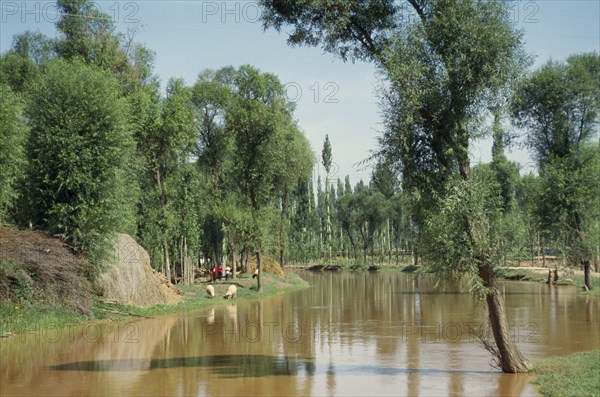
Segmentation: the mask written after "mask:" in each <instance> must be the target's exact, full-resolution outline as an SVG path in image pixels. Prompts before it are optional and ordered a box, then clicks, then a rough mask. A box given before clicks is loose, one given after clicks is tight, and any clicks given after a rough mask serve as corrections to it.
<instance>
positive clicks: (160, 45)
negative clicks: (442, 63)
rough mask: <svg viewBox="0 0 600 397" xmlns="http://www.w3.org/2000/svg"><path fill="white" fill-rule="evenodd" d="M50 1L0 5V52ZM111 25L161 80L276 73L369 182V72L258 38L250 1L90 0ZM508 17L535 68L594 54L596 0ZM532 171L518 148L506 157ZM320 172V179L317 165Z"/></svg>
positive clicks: (524, 6) (374, 124)
mask: <svg viewBox="0 0 600 397" xmlns="http://www.w3.org/2000/svg"><path fill="white" fill-rule="evenodd" d="M54 4H55V3H54V2H53V1H5V0H1V1H0V12H1V15H0V24H1V25H0V51H2V52H4V51H6V50H8V49H9V48H10V45H11V43H12V37H13V35H14V34H17V33H21V32H23V31H26V30H34V31H36V30H39V31H41V32H42V33H45V34H47V35H50V36H53V35H55V34H56V32H55V29H54V23H55V21H56V19H57V17H58V16H57V14H56V11H57V10H56V8H55V6H54ZM94 4H95V5H96V6H97V7H98V8H99V9H100V10H102V11H104V12H106V13H107V14H109V15H111V16H112V17H113V19H115V21H116V22H117V29H118V30H119V31H120V32H125V31H126V30H127V28H128V27H135V26H138V27H139V28H138V32H137V34H136V41H139V42H141V43H144V44H145V45H147V46H148V47H149V48H150V49H152V50H153V51H154V52H155V53H156V61H155V72H156V74H157V75H158V76H160V78H161V80H162V81H163V83H164V82H166V81H167V80H168V79H169V78H170V77H182V78H184V79H185V81H186V82H187V83H188V84H193V83H194V81H195V80H196V77H197V75H198V74H199V73H200V71H202V70H204V69H206V68H220V67H222V66H226V65H234V66H239V65H242V64H251V65H254V66H257V67H258V68H260V69H261V70H263V71H268V72H272V73H275V74H277V75H278V76H279V78H280V80H281V81H282V82H283V83H285V84H287V88H288V97H289V98H290V99H292V100H294V101H295V102H296V106H297V108H296V113H295V116H296V118H297V119H298V122H299V125H300V127H301V128H302V130H303V131H304V133H305V134H306V135H307V137H308V138H309V140H310V141H311V144H312V146H313V150H314V151H315V152H316V153H317V154H319V155H320V152H321V149H322V145H323V140H324V138H325V134H329V138H330V140H331V143H332V148H333V161H334V163H335V164H334V168H335V169H334V172H335V173H336V176H340V177H341V178H342V179H343V177H344V176H345V175H350V178H351V180H352V183H353V184H354V183H356V182H357V181H358V180H359V179H361V178H362V179H365V180H368V179H369V175H370V170H368V169H367V170H365V169H362V170H361V169H360V168H359V167H356V166H354V164H355V163H357V162H359V161H361V160H363V159H365V158H366V157H368V155H369V151H370V150H373V149H375V145H376V137H377V135H378V132H379V131H380V130H381V128H382V126H381V124H380V119H381V118H380V114H379V108H378V106H377V101H378V99H377V93H376V89H377V81H376V76H375V68H374V67H373V66H372V65H370V64H366V63H355V64H352V63H343V62H341V61H340V60H339V59H336V58H335V57H333V56H332V55H330V54H326V53H323V51H322V50H321V49H319V48H307V47H290V46H288V45H287V43H286V37H285V35H283V34H278V33H277V32H275V31H267V32H263V30H262V26H261V24H260V21H259V20H258V15H259V14H258V13H259V9H258V6H257V4H256V2H255V1H252V0H251V1H199V0H190V1H139V0H137V1H114V0H113V1H96V2H95V3H94ZM508 4H509V6H510V7H511V12H512V15H513V21H514V23H516V24H517V26H518V27H519V28H520V29H523V30H524V34H525V49H526V51H527V52H528V53H529V54H532V55H534V56H535V64H534V66H539V65H541V64H543V63H544V62H546V61H547V60H548V59H550V58H552V59H555V60H563V59H565V58H566V57H567V56H569V55H570V54H573V53H578V52H584V51H600V1H598V0H588V1H573V0H537V1H512V2H509V3H508ZM490 148H491V141H490V140H489V139H484V140H482V141H480V142H475V143H474V144H473V145H472V149H471V157H472V160H473V161H474V162H487V161H489V159H490ZM508 155H509V157H510V158H511V159H514V160H517V161H519V162H521V163H522V164H523V169H524V171H527V170H529V169H531V160H530V159H529V158H528V156H527V154H526V153H525V152H524V151H523V150H518V149H514V150H513V151H512V152H511V153H508ZM320 172H321V174H322V173H323V171H322V169H321V171H320Z"/></svg>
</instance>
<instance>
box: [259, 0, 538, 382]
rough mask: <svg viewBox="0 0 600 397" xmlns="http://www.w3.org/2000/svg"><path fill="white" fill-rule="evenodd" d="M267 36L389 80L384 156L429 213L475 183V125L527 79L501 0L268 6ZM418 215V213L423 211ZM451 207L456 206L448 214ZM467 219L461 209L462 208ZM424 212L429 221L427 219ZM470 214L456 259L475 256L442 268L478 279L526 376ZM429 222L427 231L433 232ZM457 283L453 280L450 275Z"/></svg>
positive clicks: (507, 357)
mask: <svg viewBox="0 0 600 397" xmlns="http://www.w3.org/2000/svg"><path fill="white" fill-rule="evenodd" d="M261 4H262V6H263V8H264V12H263V14H262V17H263V21H264V26H265V28H268V27H274V28H276V29H278V30H281V29H282V28H283V27H286V26H288V25H290V26H291V28H292V29H291V33H290V34H289V36H288V41H289V42H290V43H291V44H306V45H313V46H316V45H321V46H322V48H323V49H324V50H325V51H328V52H331V53H334V54H336V55H338V56H340V57H341V58H342V59H344V60H365V61H370V62H374V63H375V64H376V65H377V67H378V68H379V69H380V70H381V72H382V73H383V75H384V76H385V77H386V78H387V80H388V83H389V84H388V86H389V89H388V90H387V95H386V97H384V98H383V101H384V103H387V105H386V114H385V115H384V118H385V120H384V121H385V124H386V127H387V128H386V131H385V133H384V135H383V136H382V137H381V140H380V144H381V155H382V156H384V157H385V158H387V159H393V160H394V161H395V163H396V164H397V166H398V167H397V168H398V169H399V170H400V171H401V172H402V178H403V183H404V189H405V190H408V191H415V192H417V197H420V200H421V201H420V205H419V206H418V207H424V208H426V209H427V210H428V211H430V210H432V209H435V208H436V207H444V205H443V203H440V202H439V201H440V200H437V199H436V197H444V195H445V192H446V191H448V190H451V189H453V188H454V186H457V185H458V186H467V187H468V184H467V183H466V182H468V181H469V178H470V163H469V156H468V151H469V140H470V139H472V138H475V137H476V136H477V131H476V129H475V128H474V127H473V125H474V122H475V121H477V120H478V117H479V116H481V115H482V113H483V111H484V110H485V109H487V107H488V106H489V105H491V104H492V103H494V99H495V97H496V95H497V94H498V93H499V92H501V91H502V89H503V88H505V87H506V82H507V81H509V80H511V79H512V77H513V74H514V73H515V72H517V71H518V70H520V67H521V66H522V64H523V59H524V56H523V55H522V51H521V45H522V43H521V36H520V34H519V33H518V32H516V31H515V30H514V29H513V27H512V25H511V23H510V15H509V12H508V9H507V8H506V5H505V4H504V3H503V2H500V1H496V0H479V1H477V0H438V1H433V0H407V1H406V2H397V1H393V0H364V1H361V0H351V1H345V0H316V1H312V2H306V1H287V0H262V1H261ZM418 207H417V208H418ZM446 207H447V206H446ZM455 209H456V210H459V209H460V208H455ZM426 213H427V211H424V212H423V213H422V215H424V216H425V215H426ZM471 215H472V214H470V213H469V212H462V215H461V218H462V219H463V221H462V222H459V223H456V227H460V228H461V232H462V234H463V236H465V238H464V239H460V240H459V241H457V243H458V244H460V245H461V246H460V247H456V248H460V250H458V251H457V253H460V252H465V253H475V252H476V253H477V254H476V255H469V256H468V258H467V260H468V261H469V263H471V266H468V267H466V268H463V267H460V266H458V264H457V262H456V260H457V259H458V258H448V259H449V260H450V261H449V262H442V263H440V268H441V270H452V269H461V270H462V271H464V272H469V273H473V275H474V277H475V278H474V279H475V280H476V281H477V284H478V285H480V286H481V288H480V289H479V290H481V291H483V292H484V293H485V299H486V302H487V304H488V309H489V310H488V312H489V319H490V322H491V325H492V330H493V334H494V339H495V342H496V345H497V348H498V353H499V355H500V359H499V360H500V364H501V367H502V370H503V371H505V372H525V371H527V367H528V366H527V363H526V361H525V360H524V359H523V358H522V356H521V354H520V353H519V351H518V349H517V347H516V345H515V344H514V343H513V342H512V341H511V340H510V336H509V332H508V331H509V330H508V323H507V320H506V317H505V313H504V301H503V298H502V296H501V295H500V293H499V291H498V288H497V286H496V280H495V278H494V272H493V268H494V266H495V261H493V260H492V258H491V257H490V256H489V255H488V254H487V252H486V250H481V251H477V250H473V249H471V248H472V247H473V246H474V245H477V244H479V241H477V238H478V237H477V230H476V228H477V225H476V224H475V223H474V222H475V219H472V217H471ZM424 220H425V218H424V217H421V218H420V219H419V223H420V224H421V226H427V225H426V222H424ZM445 273H446V274H452V273H453V272H452V271H449V272H448V271H445Z"/></svg>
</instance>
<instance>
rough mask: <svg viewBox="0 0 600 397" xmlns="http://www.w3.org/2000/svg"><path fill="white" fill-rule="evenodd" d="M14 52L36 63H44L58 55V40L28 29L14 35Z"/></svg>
mask: <svg viewBox="0 0 600 397" xmlns="http://www.w3.org/2000/svg"><path fill="white" fill-rule="evenodd" d="M12 52H13V53H14V54H16V55H18V56H20V57H22V58H28V59H30V60H31V61H32V62H33V63H35V64H36V65H44V64H46V63H48V62H49V61H50V60H51V59H53V58H54V57H56V40H55V39H52V38H50V37H48V36H46V35H44V34H42V33H40V32H32V31H30V30H28V31H26V32H25V33H21V34H18V35H16V36H15V37H13V45H12Z"/></svg>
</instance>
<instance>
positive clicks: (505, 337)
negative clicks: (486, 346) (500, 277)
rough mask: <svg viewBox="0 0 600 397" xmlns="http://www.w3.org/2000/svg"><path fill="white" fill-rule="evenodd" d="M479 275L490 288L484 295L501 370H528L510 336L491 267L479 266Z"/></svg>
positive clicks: (521, 371) (515, 371)
mask: <svg viewBox="0 0 600 397" xmlns="http://www.w3.org/2000/svg"><path fill="white" fill-rule="evenodd" d="M479 276H480V277H481V279H482V280H483V284H484V285H485V286H486V287H488V288H491V292H490V293H489V294H488V295H487V296H486V302H487V306H488V314H489V319H490V325H491V327H492V332H493V334H494V341H495V342H496V347H497V351H498V355H499V357H498V359H499V364H500V368H501V369H502V372H505V373H511V374H513V373H524V372H528V371H529V363H528V362H527V361H526V360H525V359H524V358H523V356H522V354H521V352H520V351H519V349H518V347H517V345H516V344H515V341H513V340H511V338H510V332H509V331H510V329H509V326H508V322H507V321H506V312H505V311H504V298H503V297H502V295H501V294H500V291H499V290H498V286H497V285H496V280H495V277H494V274H493V271H492V269H491V268H489V267H487V266H484V265H482V266H480V267H479Z"/></svg>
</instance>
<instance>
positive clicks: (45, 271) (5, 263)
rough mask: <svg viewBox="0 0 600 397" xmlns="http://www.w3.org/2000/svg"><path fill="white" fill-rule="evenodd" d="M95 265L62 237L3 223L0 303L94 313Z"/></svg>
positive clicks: (0, 258)
mask: <svg viewBox="0 0 600 397" xmlns="http://www.w3.org/2000/svg"><path fill="white" fill-rule="evenodd" d="M90 274H91V265H90V264H89V263H88V262H87V261H86V260H85V259H84V258H83V257H82V256H81V255H78V254H76V253H75V252H74V251H73V250H72V249H71V248H70V247H69V246H68V245H67V244H65V243H63V242H62V241H60V240H59V239H56V238H51V237H48V236H46V235H44V234H42V233H40V232H34V231H26V230H18V229H16V228H9V227H4V226H0V303H2V302H6V301H12V302H24V301H26V302H30V303H44V304H48V305H52V306H63V307H66V308H69V309H71V310H72V311H74V312H76V313H79V314H90V313H91V308H92V305H93V304H94V299H93V290H92V286H91V284H90V282H89V280H88V278H89V276H90Z"/></svg>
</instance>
